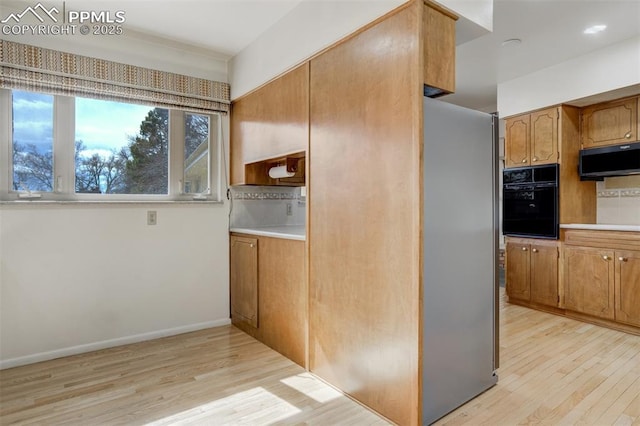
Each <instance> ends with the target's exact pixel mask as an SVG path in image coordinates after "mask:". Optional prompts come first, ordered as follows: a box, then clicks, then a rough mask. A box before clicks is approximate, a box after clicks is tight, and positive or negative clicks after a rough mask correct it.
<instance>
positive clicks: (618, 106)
mask: <svg viewBox="0 0 640 426" xmlns="http://www.w3.org/2000/svg"><path fill="white" fill-rule="evenodd" d="M639 102H640V98H639V97H633V98H626V99H620V100H615V101H612V102H604V103H600V104H595V105H591V106H588V107H586V108H584V109H583V110H582V147H583V148H597V147H601V146H608V145H616V144H622V143H625V142H635V141H637V140H638V103H639Z"/></svg>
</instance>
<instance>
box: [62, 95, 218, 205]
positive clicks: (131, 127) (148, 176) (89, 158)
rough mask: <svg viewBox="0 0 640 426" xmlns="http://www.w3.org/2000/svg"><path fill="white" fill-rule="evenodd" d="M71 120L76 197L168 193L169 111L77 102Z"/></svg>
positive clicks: (106, 103) (98, 101)
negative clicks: (88, 194) (73, 117)
mask: <svg viewBox="0 0 640 426" xmlns="http://www.w3.org/2000/svg"><path fill="white" fill-rule="evenodd" d="M75 116H76V119H75V123H76V125H75V156H74V159H75V177H76V184H75V189H76V192H77V193H97V194H168V188H169V187H168V182H169V110H167V109H163V108H149V107H146V106H141V105H134V104H125V103H121V102H111V101H101V100H96V99H85V98H76V107H75ZM207 132H208V129H207ZM207 137H208V133H207ZM204 173H205V174H208V173H209V170H208V168H207V170H205V171H204Z"/></svg>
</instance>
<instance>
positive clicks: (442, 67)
mask: <svg viewBox="0 0 640 426" xmlns="http://www.w3.org/2000/svg"><path fill="white" fill-rule="evenodd" d="M456 19H457V17H456V16H455V15H452V14H450V13H449V12H448V11H446V10H444V9H442V8H440V7H438V6H437V5H435V4H433V3H426V4H425V7H424V9H423V13H422V28H423V32H424V33H423V36H422V40H423V49H424V58H425V59H424V84H425V85H426V89H425V94H426V95H427V96H438V95H442V94H446V93H453V92H455V90H456Z"/></svg>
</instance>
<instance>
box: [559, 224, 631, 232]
mask: <svg viewBox="0 0 640 426" xmlns="http://www.w3.org/2000/svg"><path fill="white" fill-rule="evenodd" d="M560 228H564V229H592V230H595V231H631V232H640V225H610V224H606V223H602V224H601V223H598V224H593V223H566V224H561V225H560Z"/></svg>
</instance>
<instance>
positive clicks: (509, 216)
mask: <svg viewBox="0 0 640 426" xmlns="http://www.w3.org/2000/svg"><path fill="white" fill-rule="evenodd" d="M558 167H559V166H558V165H557V164H549V165H544V166H535V167H522V168H517V169H506V170H504V172H503V174H502V178H503V180H502V185H503V186H502V202H503V205H502V206H503V209H502V233H503V234H504V235H512V236H518V237H536V238H552V239H558V232H559V230H558V228H559V223H558V176H559V169H558Z"/></svg>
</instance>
